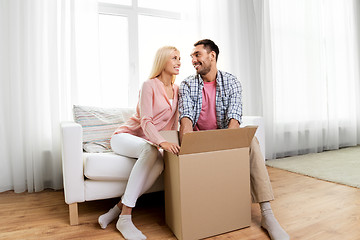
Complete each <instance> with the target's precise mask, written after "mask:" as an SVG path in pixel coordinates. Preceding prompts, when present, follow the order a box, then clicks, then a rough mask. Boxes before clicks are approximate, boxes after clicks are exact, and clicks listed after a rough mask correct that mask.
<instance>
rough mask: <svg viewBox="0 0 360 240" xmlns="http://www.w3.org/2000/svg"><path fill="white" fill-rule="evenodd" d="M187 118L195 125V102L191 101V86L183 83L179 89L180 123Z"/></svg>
mask: <svg viewBox="0 0 360 240" xmlns="http://www.w3.org/2000/svg"><path fill="white" fill-rule="evenodd" d="M184 117H187V118H189V119H190V120H191V121H192V122H193V123H194V102H193V101H192V99H191V92H190V85H189V84H188V82H186V81H183V82H181V84H180V89H179V121H180V120H181V119H182V118H184Z"/></svg>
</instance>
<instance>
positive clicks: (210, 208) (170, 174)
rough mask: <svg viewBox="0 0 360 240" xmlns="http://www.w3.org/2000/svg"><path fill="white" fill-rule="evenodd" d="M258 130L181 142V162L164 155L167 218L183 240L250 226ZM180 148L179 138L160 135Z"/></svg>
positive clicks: (206, 134) (205, 134)
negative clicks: (252, 164) (253, 153)
mask: <svg viewBox="0 0 360 240" xmlns="http://www.w3.org/2000/svg"><path fill="white" fill-rule="evenodd" d="M256 128H257V127H246V128H239V129H224V130H211V131H198V132H191V133H187V134H185V135H184V136H183V142H182V146H181V150H180V153H179V155H178V156H176V155H174V154H171V153H168V152H165V154H164V160H165V171H164V178H165V218H166V223H167V225H168V226H169V227H170V229H171V230H172V231H173V233H174V234H175V236H176V237H177V238H178V239H179V240H190V239H201V238H206V237H210V236H214V235H218V234H222V233H225V232H229V231H233V230H237V229H241V228H244V227H248V226H250V222H251V198H250V170H249V146H250V143H251V140H252V138H253V137H254V134H255V132H256ZM161 134H162V135H163V137H164V138H165V139H167V140H168V141H170V142H178V132H176V131H166V132H162V133H161Z"/></svg>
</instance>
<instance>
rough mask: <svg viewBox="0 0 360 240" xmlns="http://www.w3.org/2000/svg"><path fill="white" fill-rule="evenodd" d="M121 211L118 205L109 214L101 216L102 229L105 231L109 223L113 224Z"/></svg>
mask: <svg viewBox="0 0 360 240" xmlns="http://www.w3.org/2000/svg"><path fill="white" fill-rule="evenodd" d="M120 212H121V210H120V209H119V207H118V206H117V205H115V206H114V207H113V208H111V209H110V210H109V211H108V212H107V213H105V214H103V215H101V216H100V217H99V218H98V223H99V224H100V226H101V228H102V229H105V228H106V227H107V225H108V224H109V223H111V222H112V221H113V220H114V219H115V218H117V217H118V216H119V214H120Z"/></svg>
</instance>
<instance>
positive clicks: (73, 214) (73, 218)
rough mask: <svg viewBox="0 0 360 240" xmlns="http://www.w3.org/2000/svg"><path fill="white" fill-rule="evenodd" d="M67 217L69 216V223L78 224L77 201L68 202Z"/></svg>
mask: <svg viewBox="0 0 360 240" xmlns="http://www.w3.org/2000/svg"><path fill="white" fill-rule="evenodd" d="M69 217H70V225H78V224H79V214H78V206H77V203H71V204H69Z"/></svg>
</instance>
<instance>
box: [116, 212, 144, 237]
mask: <svg viewBox="0 0 360 240" xmlns="http://www.w3.org/2000/svg"><path fill="white" fill-rule="evenodd" d="M116 228H117V229H118V230H119V231H120V232H121V234H122V235H123V237H124V238H125V239H127V240H145V239H146V236H145V235H144V234H143V233H142V232H141V231H140V230H139V229H137V228H136V227H135V225H134V224H133V222H132V221H131V215H120V216H119V220H118V221H117V223H116Z"/></svg>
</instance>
